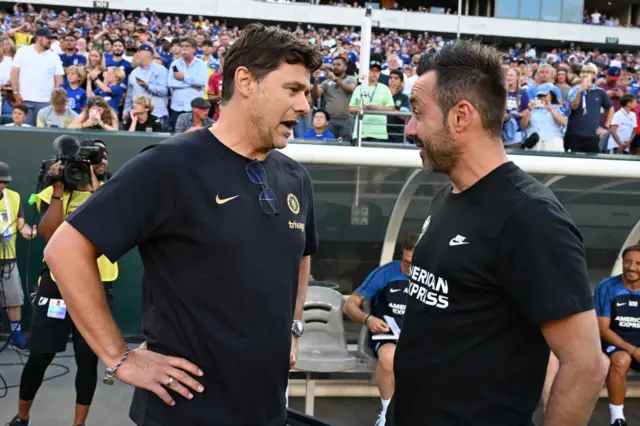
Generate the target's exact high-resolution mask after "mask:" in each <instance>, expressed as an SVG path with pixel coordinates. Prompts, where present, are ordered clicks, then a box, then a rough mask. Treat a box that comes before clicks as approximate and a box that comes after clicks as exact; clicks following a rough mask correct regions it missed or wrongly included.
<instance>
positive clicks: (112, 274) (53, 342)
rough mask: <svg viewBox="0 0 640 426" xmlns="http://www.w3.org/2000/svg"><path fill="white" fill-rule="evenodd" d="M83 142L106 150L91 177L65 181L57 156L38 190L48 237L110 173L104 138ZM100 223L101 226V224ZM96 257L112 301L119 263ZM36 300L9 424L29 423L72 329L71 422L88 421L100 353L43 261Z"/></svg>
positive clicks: (42, 224) (42, 228)
mask: <svg viewBox="0 0 640 426" xmlns="http://www.w3.org/2000/svg"><path fill="white" fill-rule="evenodd" d="M82 146H83V147H88V146H97V147H99V148H102V149H103V150H104V151H103V152H104V153H103V157H102V161H101V162H100V163H99V164H94V165H92V166H91V167H89V169H90V173H91V183H90V184H88V185H77V186H76V187H75V188H72V187H71V186H72V185H69V184H68V183H65V182H64V181H63V178H61V177H60V176H59V171H60V167H61V163H62V162H61V161H58V162H56V163H54V164H53V165H52V166H51V168H50V169H49V176H50V177H51V178H52V180H53V181H54V183H53V184H52V185H50V186H48V187H47V188H45V189H44V190H43V191H41V192H40V193H39V194H38V195H37V200H36V205H37V207H38V209H39V211H40V213H41V215H42V216H41V219H40V226H39V232H40V235H41V236H42V238H44V240H45V241H47V242H48V241H49V239H50V238H51V236H52V235H53V233H54V232H55V231H56V229H57V228H58V227H59V226H60V225H61V224H62V222H63V221H64V220H65V219H66V218H67V217H68V216H69V215H70V214H71V213H72V212H73V211H75V210H76V209H77V208H78V207H80V206H81V205H82V204H83V203H84V202H85V201H86V200H87V199H88V198H89V197H90V196H91V194H92V193H93V192H94V191H96V190H97V189H98V188H99V187H100V185H102V183H103V181H104V179H105V178H106V177H107V168H108V154H107V151H106V146H105V144H104V143H103V142H102V141H96V140H88V141H84V142H83V143H82ZM96 225H97V226H99V224H96ZM97 262H98V269H99V271H100V277H101V279H102V282H103V283H104V289H105V294H106V297H107V302H108V304H109V307H111V306H112V299H113V296H112V295H111V287H112V282H113V281H115V280H116V278H117V277H118V266H117V264H113V263H111V262H109V261H108V260H107V258H105V257H104V256H101V257H100V258H98V260H97ZM33 300H34V312H33V322H32V328H31V336H30V337H29V340H28V342H27V348H29V350H30V351H31V352H30V354H29V359H28V361H27V363H26V364H25V366H24V370H23V371H22V376H21V378H20V394H19V396H20V400H19V402H18V414H17V415H16V416H15V417H14V418H13V420H12V421H11V422H10V423H9V426H21V425H28V424H29V411H30V409H31V405H32V403H33V399H34V398H35V396H36V393H37V392H38V389H39V388H40V385H41V384H42V380H43V378H44V374H45V370H46V369H47V367H48V366H49V364H50V363H51V361H52V360H53V358H54V357H55V355H56V353H58V352H63V351H65V350H66V347H67V340H68V337H69V333H71V335H72V340H73V350H74V353H75V360H76V364H77V366H78V371H77V373H76V380H75V386H76V408H75V419H74V423H73V424H74V425H84V424H85V422H86V419H87V415H88V413H89V406H90V404H91V401H92V399H93V395H94V392H95V389H96V383H97V378H98V376H97V374H98V372H97V367H98V358H97V357H96V355H95V354H94V353H93V351H92V350H91V348H90V347H89V345H88V344H87V342H86V341H85V340H84V338H83V337H82V335H81V334H80V332H79V331H78V329H77V328H76V327H75V325H74V323H73V320H72V319H71V318H70V317H69V315H68V313H67V312H66V305H65V303H64V300H63V299H62V296H61V295H60V292H59V291H58V286H57V285H56V282H55V278H54V277H53V275H52V274H51V272H50V270H49V267H48V266H47V264H46V263H44V262H43V270H42V273H41V275H40V281H39V289H38V291H37V293H36V295H35V297H34V299H33Z"/></svg>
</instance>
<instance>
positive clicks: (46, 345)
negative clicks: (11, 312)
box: [27, 271, 113, 354]
mask: <svg viewBox="0 0 640 426" xmlns="http://www.w3.org/2000/svg"><path fill="white" fill-rule="evenodd" d="M105 294H106V296H107V303H108V304H109V309H112V308H113V295H112V294H111V283H105ZM52 299H54V300H56V299H62V296H61V295H60V291H59V290H58V286H57V285H56V283H55V282H54V281H53V280H52V279H51V276H50V275H49V271H44V272H43V273H42V275H41V276H40V288H39V289H38V293H37V295H36V297H35V299H34V306H33V321H32V323H31V333H30V336H29V339H28V340H27V348H28V349H29V350H30V351H31V352H36V353H47V354H50V353H57V352H64V351H65V350H66V349H67V342H68V341H69V333H71V336H72V341H73V350H74V351H75V352H93V350H92V349H91V347H90V346H89V344H88V343H87V342H86V340H84V337H82V335H81V334H80V332H79V331H78V329H77V328H76V326H75V324H74V323H73V321H72V320H71V317H70V315H69V312H67V314H66V315H65V317H64V319H58V318H51V317H49V316H47V313H48V310H49V303H50V302H51V300H52Z"/></svg>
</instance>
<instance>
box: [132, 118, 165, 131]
mask: <svg viewBox="0 0 640 426" xmlns="http://www.w3.org/2000/svg"><path fill="white" fill-rule="evenodd" d="M129 127H131V117H127V120H126V121H125V122H124V128H125V130H129ZM161 131H162V124H160V119H158V117H156V116H154V115H151V114H149V117H148V118H147V121H145V122H144V123H140V122H139V121H138V122H136V132H161Z"/></svg>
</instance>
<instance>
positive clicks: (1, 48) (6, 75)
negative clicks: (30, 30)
mask: <svg viewBox="0 0 640 426" xmlns="http://www.w3.org/2000/svg"><path fill="white" fill-rule="evenodd" d="M15 54H16V45H15V44H14V43H13V41H11V40H10V39H9V38H5V39H0V87H2V86H4V85H6V84H10V83H11V66H12V64H13V57H14V56H15ZM2 99H3V96H2V94H0V105H2V102H3V101H2ZM0 124H2V123H1V122H0Z"/></svg>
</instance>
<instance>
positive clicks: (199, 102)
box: [191, 98, 211, 109]
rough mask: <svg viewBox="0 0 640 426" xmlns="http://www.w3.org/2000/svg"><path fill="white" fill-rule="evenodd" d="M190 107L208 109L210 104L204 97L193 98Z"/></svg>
mask: <svg viewBox="0 0 640 426" xmlns="http://www.w3.org/2000/svg"><path fill="white" fill-rule="evenodd" d="M191 108H199V109H209V108H211V104H210V103H209V101H208V100H206V99H205V98H193V100H192V101H191Z"/></svg>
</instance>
